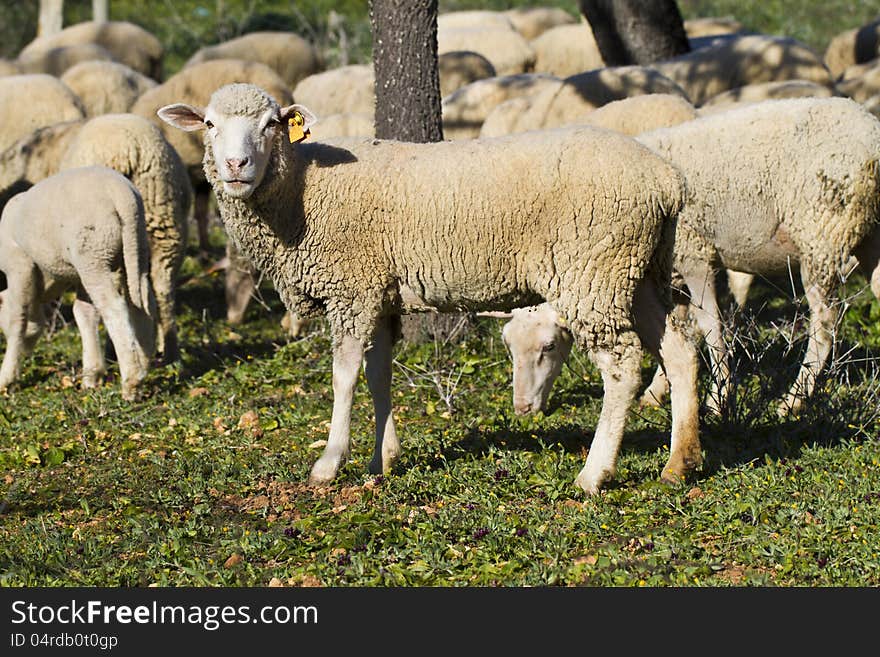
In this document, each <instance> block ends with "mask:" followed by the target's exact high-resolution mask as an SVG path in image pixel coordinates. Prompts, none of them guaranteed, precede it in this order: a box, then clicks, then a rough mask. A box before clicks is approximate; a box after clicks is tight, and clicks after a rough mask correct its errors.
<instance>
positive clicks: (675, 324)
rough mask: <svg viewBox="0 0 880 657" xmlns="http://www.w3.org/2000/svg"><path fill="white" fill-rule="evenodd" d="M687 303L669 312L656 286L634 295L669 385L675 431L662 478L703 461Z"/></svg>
mask: <svg viewBox="0 0 880 657" xmlns="http://www.w3.org/2000/svg"><path fill="white" fill-rule="evenodd" d="M687 312H688V309H687V306H684V305H683V304H676V306H675V307H674V309H673V311H672V312H670V313H667V312H666V310H665V308H664V306H663V304H662V303H661V301H660V297H659V295H658V293H657V291H656V289H655V288H653V287H650V286H648V285H642V286H640V288H639V290H638V293H637V295H636V299H635V308H634V314H635V316H636V317H637V318H638V323H637V330H638V332H639V335H640V336H641V337H642V339H643V341H644V345H645V347H646V348H647V349H648V350H649V351H650V352H652V353H653V354H654V356H655V357H657V358H658V360H659V361H660V363H661V366H662V368H663V371H664V373H665V375H666V378H667V379H668V381H669V386H670V403H671V406H672V431H671V436H670V448H669V459H668V461H667V462H666V465H665V466H664V467H663V472H662V473H661V475H660V478H661V479H662V480H663V481H665V482H668V483H676V482H679V481H681V480H682V479H683V478H684V477H685V476H686V475H687V473H688V472H690V471H691V470H694V469H696V468H698V467H699V466H700V465H701V464H702V462H703V456H702V451H701V448H700V436H699V400H698V396H697V373H698V365H697V348H696V345H694V343H693V341H692V340H691V339H690V338H689V337H688V335H687V333H686V332H685V329H684V327H685V326H686V325H687V324H686V322H687Z"/></svg>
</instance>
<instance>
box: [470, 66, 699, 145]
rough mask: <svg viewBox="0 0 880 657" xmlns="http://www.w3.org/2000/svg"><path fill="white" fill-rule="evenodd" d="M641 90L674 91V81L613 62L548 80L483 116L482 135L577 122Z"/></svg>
mask: <svg viewBox="0 0 880 657" xmlns="http://www.w3.org/2000/svg"><path fill="white" fill-rule="evenodd" d="M642 94H666V95H677V96H681V97H682V98H685V97H686V96H685V93H684V91H682V90H681V88H680V87H678V85H676V84H675V83H674V82H672V81H671V80H669V79H668V78H665V77H663V76H662V75H661V74H660V73H658V72H657V71H655V70H654V69H652V68H649V67H645V66H613V67H608V68H600V69H596V70H593V71H587V72H586V73H581V74H579V75H572V76H570V77H568V78H566V79H565V80H562V81H559V82H558V83H557V84H555V85H551V84H548V85H546V86H545V88H544V89H542V90H541V91H539V92H538V93H536V94H534V95H533V96H531V97H529V98H527V99H522V98H515V99H512V100H509V101H507V102H505V103H504V104H501V105H498V106H497V107H495V109H493V110H492V112H491V113H490V114H489V115H488V116H487V117H486V119H485V122H484V124H483V127H484V129H485V132H484V133H481V134H482V135H483V136H492V135H499V134H512V133H515V132H526V131H528V130H535V129H538V128H556V127H559V126H563V125H569V124H574V123H579V122H580V121H581V120H582V119H583V118H584V117H585V116H588V115H589V114H590V113H591V112H593V111H594V110H596V109H597V108H599V107H602V106H603V105H606V104H608V103H610V102H613V101H615V100H622V99H624V98H628V97H634V96H638V95H642Z"/></svg>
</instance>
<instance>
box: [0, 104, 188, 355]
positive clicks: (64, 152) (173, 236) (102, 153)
mask: <svg viewBox="0 0 880 657" xmlns="http://www.w3.org/2000/svg"><path fill="white" fill-rule="evenodd" d="M92 165H94V166H98V165H100V166H106V167H109V168H111V169H114V170H115V171H117V172H119V173H121V174H122V175H124V176H125V177H126V178H128V179H129V180H130V181H131V182H132V183H133V184H134V186H135V187H136V188H137V190H138V192H139V193H140V195H141V197H142V199H143V204H144V218H145V222H146V231H147V239H148V241H149V245H150V280H151V282H152V287H153V290H154V292H155V295H156V300H157V313H158V314H157V320H158V323H159V335H158V350H159V352H161V353H162V355H163V358H164V360H165V361H166V362H170V361H174V360H176V359H177V358H178V356H179V352H178V340H177V324H176V321H175V318H174V298H175V283H176V279H177V274H178V272H179V270H180V264H181V262H182V261H183V255H184V250H185V248H186V235H187V226H186V220H187V215H188V213H189V208H190V204H191V202H192V188H191V186H190V183H189V178H188V176H187V173H186V169H185V167H184V166H183V163H182V162H181V160H180V157H179V156H178V155H177V153H176V152H175V150H174V149H173V148H172V147H171V145H170V144H168V142H167V141H166V140H165V138H164V137H163V136H162V133H161V131H160V130H159V128H158V127H157V126H156V125H154V124H153V123H150V122H149V121H147V120H146V119H144V118H142V117H139V116H135V115H133V114H104V115H102V116H98V117H95V118H93V119H89V120H79V121H68V122H65V123H60V124H56V125H54V126H49V127H47V128H43V129H40V130H37V131H35V132H34V133H32V134H31V135H29V136H28V137H26V138H24V139H21V140H19V141H18V142H16V143H15V144H14V145H13V146H12V147H10V148H9V149H7V150H6V151H4V152H3V153H2V154H0V209H2V205H3V203H4V202H5V200H6V199H7V198H8V197H9V196H11V195H12V194H14V193H15V191H20V190H21V189H26V188H27V187H30V186H31V185H34V184H35V183H37V182H39V181H41V180H43V179H44V178H47V177H49V176H52V175H54V174H56V173H57V172H59V171H61V170H64V169H70V168H75V167H84V166H92Z"/></svg>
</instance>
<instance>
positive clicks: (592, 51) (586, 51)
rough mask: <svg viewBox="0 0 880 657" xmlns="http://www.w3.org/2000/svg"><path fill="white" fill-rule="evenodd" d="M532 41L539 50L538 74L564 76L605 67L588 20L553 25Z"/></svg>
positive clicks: (536, 60) (533, 47) (536, 58)
mask: <svg viewBox="0 0 880 657" xmlns="http://www.w3.org/2000/svg"><path fill="white" fill-rule="evenodd" d="M529 43H530V45H531V46H532V49H533V50H534V51H535V66H534V71H535V73H549V74H550V75H555V76H557V77H560V78H564V77H568V76H569V75H577V74H578V73H583V72H584V71H590V70H593V69H596V68H602V67H603V66H605V61H604V60H603V59H602V53H601V52H599V46H598V45H597V44H596V39H595V38H594V37H593V30H592V29H591V28H590V24H589V23H588V22H586V21H583V22H580V23H575V24H572V25H559V26H557V27H553V28H550V29H549V30H547V31H546V32H544V33H543V34H541V36H539V37H538V38H536V39H533V40H532V41H530V42H529Z"/></svg>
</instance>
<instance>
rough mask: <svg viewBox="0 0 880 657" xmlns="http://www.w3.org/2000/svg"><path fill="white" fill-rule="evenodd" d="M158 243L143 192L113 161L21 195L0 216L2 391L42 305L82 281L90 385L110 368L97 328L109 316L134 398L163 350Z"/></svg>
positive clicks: (39, 325)
mask: <svg viewBox="0 0 880 657" xmlns="http://www.w3.org/2000/svg"><path fill="white" fill-rule="evenodd" d="M149 267H150V264H149V247H148V246H147V241H146V234H145V230H144V209H143V204H142V203H141V198H140V194H138V191H137V189H135V187H134V185H132V184H131V182H129V181H128V180H127V179H126V178H125V177H123V176H122V175H121V174H119V173H118V172H116V171H113V170H112V169H108V168H106V167H83V168H80V169H70V170H68V171H63V172H61V173H59V174H57V175H54V176H51V177H49V178H46V179H45V180H43V181H41V182H39V183H37V184H36V185H34V186H33V187H32V188H31V189H29V190H28V191H26V192H22V193H21V194H18V195H16V196H14V197H13V198H12V199H11V200H10V201H9V203H7V204H6V207H5V208H4V209H3V213H2V215H0V270H2V271H3V273H4V274H5V275H6V279H7V288H6V289H5V290H4V291H3V292H2V293H0V328H2V330H3V332H4V333H5V334H6V353H5V354H4V356H3V364H2V366H0V389H3V390H5V389H7V388H9V386H11V385H12V384H13V382H15V381H16V380H17V379H18V377H19V375H20V373H21V361H22V358H23V357H24V356H26V355H27V354H28V353H29V352H30V351H32V350H33V347H34V345H35V343H36V341H37V339H38V338H39V336H40V334H41V333H42V331H43V328H44V327H45V324H46V317H45V315H44V314H43V309H42V304H44V303H46V302H48V301H52V300H54V299H57V298H58V297H59V296H60V294H61V293H62V292H63V291H64V290H65V289H68V288H76V290H77V297H76V301H75V302H74V305H73V315H74V318H75V319H76V324H77V327H78V328H79V331H80V337H81V339H82V348H83V381H82V383H83V387H85V388H92V387H95V386H96V385H98V383H99V382H100V379H101V376H102V374H103V373H104V372H105V371H106V366H105V363H104V356H103V352H102V350H101V348H100V341H99V340H100V339H99V336H98V321H99V319H103V321H104V325H105V327H106V328H107V333H108V335H109V336H110V340H111V341H112V342H113V346H114V348H115V350H116V355H117V357H118V359H119V371H120V375H121V379H122V396H123V398H124V399H128V400H130V399H134V398H135V396H136V394H137V390H138V386H139V384H140V383H141V381H143V379H144V378H145V376H146V374H147V371H148V368H149V364H150V357H151V356H152V353H153V349H154V332H155V322H154V320H153V316H154V314H153V313H154V310H155V309H154V305H155V300H154V298H153V292H152V288H151V286H150V279H149Z"/></svg>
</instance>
